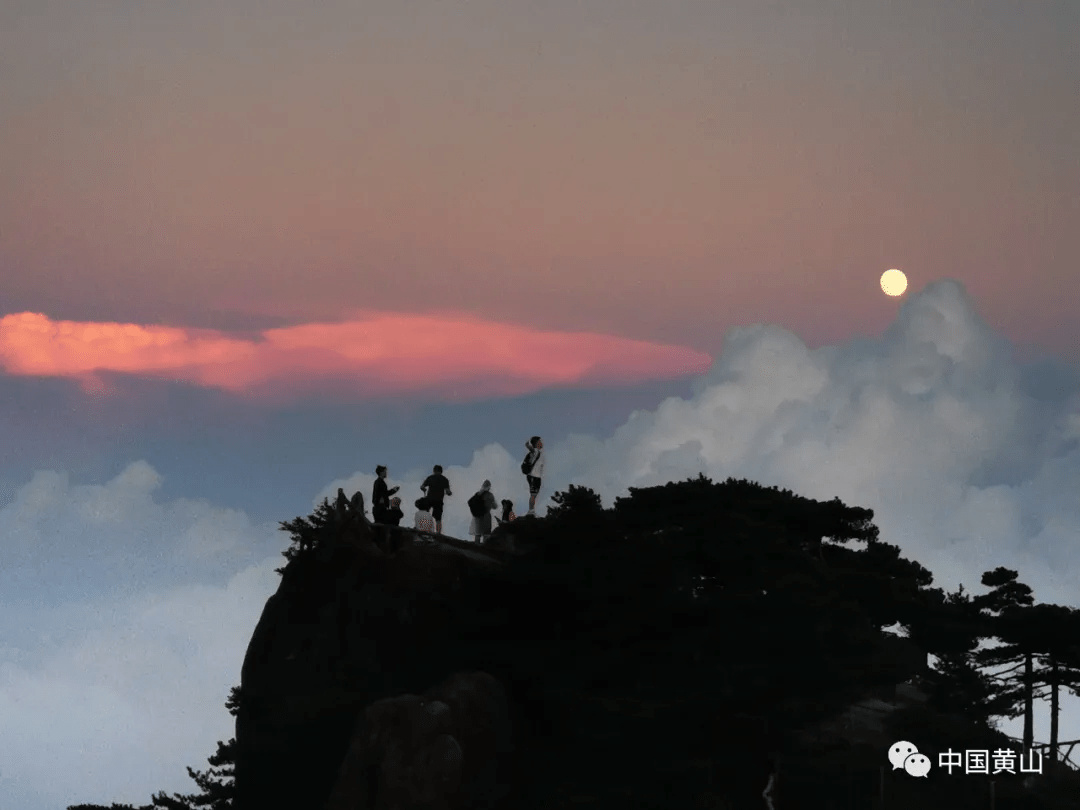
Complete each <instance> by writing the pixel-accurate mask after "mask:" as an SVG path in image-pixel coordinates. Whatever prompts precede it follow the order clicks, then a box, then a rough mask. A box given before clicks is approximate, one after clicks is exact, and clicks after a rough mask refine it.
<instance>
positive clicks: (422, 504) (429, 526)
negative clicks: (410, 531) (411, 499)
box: [413, 498, 435, 532]
mask: <svg viewBox="0 0 1080 810" xmlns="http://www.w3.org/2000/svg"><path fill="white" fill-rule="evenodd" d="M430 509H431V502H430V501H429V500H428V499H427V498H418V499H417V501H416V510H417V511H416V515H415V516H414V517H413V527H414V528H416V529H418V530H419V531H422V532H433V531H435V521H434V520H432V517H431V512H430V511H429V510H430Z"/></svg>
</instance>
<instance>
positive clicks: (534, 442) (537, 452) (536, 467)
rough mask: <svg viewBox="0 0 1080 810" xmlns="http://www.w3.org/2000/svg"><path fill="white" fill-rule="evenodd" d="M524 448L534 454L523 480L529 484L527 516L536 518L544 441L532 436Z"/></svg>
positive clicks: (542, 469)
mask: <svg viewBox="0 0 1080 810" xmlns="http://www.w3.org/2000/svg"><path fill="white" fill-rule="evenodd" d="M525 447H526V448H528V450H529V452H530V453H532V454H534V459H533V465H532V469H531V470H529V472H527V473H526V474H525V480H526V481H528V483H529V511H528V514H530V515H532V516H533V517H536V496H537V495H539V494H540V479H541V478H542V477H543V475H544V441H543V439H541V438H540V437H539V436H533V437H532V438H531V439H529V440H528V441H527V442H525Z"/></svg>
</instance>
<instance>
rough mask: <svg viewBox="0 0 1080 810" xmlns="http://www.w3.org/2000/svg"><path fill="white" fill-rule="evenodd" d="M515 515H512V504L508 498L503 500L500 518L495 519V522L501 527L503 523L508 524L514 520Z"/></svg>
mask: <svg viewBox="0 0 1080 810" xmlns="http://www.w3.org/2000/svg"><path fill="white" fill-rule="evenodd" d="M516 517H517V515H515V514H514V502H513V501H512V500H510V499H509V498H503V501H502V517H497V518H495V520H496V522H498V524H499V525H500V526H501V525H503V524H504V523H509V522H510V521H511V520H514V519H515V518H516Z"/></svg>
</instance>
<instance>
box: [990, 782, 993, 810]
mask: <svg viewBox="0 0 1080 810" xmlns="http://www.w3.org/2000/svg"><path fill="white" fill-rule="evenodd" d="M990 810H994V780H993V779H991V780H990Z"/></svg>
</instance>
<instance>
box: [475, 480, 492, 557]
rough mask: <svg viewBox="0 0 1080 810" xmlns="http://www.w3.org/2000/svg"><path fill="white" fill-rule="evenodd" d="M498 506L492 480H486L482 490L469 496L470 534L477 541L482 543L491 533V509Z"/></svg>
mask: <svg viewBox="0 0 1080 810" xmlns="http://www.w3.org/2000/svg"><path fill="white" fill-rule="evenodd" d="M497 507H498V504H497V503H496V502H495V496H494V495H493V494H492V492H491V482H490V481H484V483H483V485H482V486H481V487H480V490H479V491H478V492H477V493H476V494H475V495H473V496H472V497H471V498H469V511H470V512H471V513H472V523H470V524H469V534H471V535H472V536H473V540H474V541H475V542H477V543H481V542H483V541H485V540H487V538H488V536H489V535H490V534H491V510H492V509H495V508H497Z"/></svg>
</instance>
